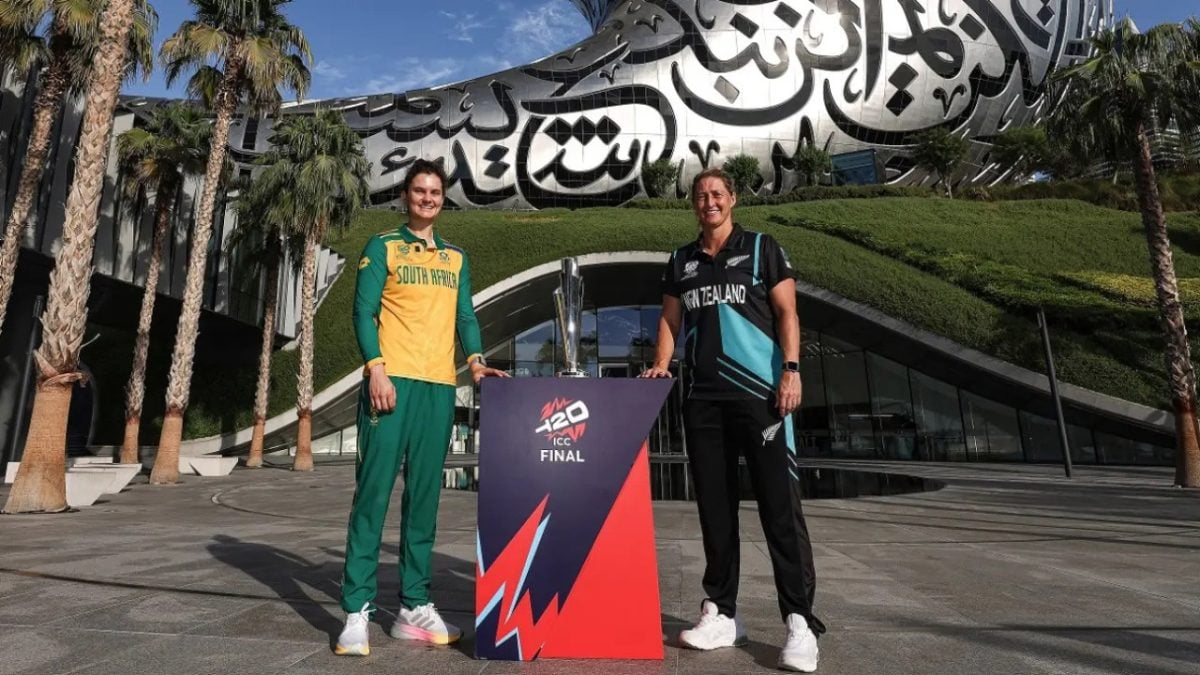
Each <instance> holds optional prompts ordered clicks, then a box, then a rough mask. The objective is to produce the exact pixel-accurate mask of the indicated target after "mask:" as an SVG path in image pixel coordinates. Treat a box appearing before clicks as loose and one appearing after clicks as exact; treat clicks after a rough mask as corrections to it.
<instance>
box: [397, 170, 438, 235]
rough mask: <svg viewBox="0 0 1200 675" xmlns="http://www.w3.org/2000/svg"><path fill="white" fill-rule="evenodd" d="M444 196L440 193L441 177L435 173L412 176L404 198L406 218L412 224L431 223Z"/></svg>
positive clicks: (436, 215)
mask: <svg viewBox="0 0 1200 675" xmlns="http://www.w3.org/2000/svg"><path fill="white" fill-rule="evenodd" d="M445 198H446V196H445V195H444V194H443V193H442V179H441V178H438V176H437V174H433V173H422V174H419V175H417V176H414V177H413V179H412V180H411V181H410V182H409V184H408V192H406V193H405V199H406V201H407V202H408V218H409V220H410V221H411V223H412V225H415V226H421V225H426V224H428V223H432V222H433V221H434V219H435V218H437V217H438V214H439V213H441V212H442V203H443V202H444V201H445Z"/></svg>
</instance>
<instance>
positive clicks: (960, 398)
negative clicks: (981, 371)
mask: <svg viewBox="0 0 1200 675" xmlns="http://www.w3.org/2000/svg"><path fill="white" fill-rule="evenodd" d="M658 315H659V308H658V307H657V306H635V305H629V306H619V307H602V308H598V309H596V308H592V309H589V310H588V311H585V312H584V314H583V325H582V329H583V330H582V332H581V341H580V342H581V344H580V363H581V367H582V368H583V369H584V370H586V371H587V372H588V374H589V375H591V376H593V377H635V376H637V374H638V373H640V372H641V371H642V369H643V368H645V367H647V366H648V365H649V364H650V363H651V362H652V361H653V360H654V343H655V341H656V339H657V335H658ZM561 341H562V337H561V335H560V334H559V331H558V328H557V326H556V325H555V322H554V321H545V322H542V323H540V324H538V325H536V326H533V327H531V328H529V329H526V330H524V331H522V332H520V333H518V334H517V335H515V336H514V337H513V338H511V339H509V340H507V341H505V342H503V343H501V344H499V345H497V346H495V347H494V348H492V349H491V350H490V351H489V352H488V354H487V356H488V361H489V362H490V363H491V364H492V365H494V366H496V367H499V368H503V369H506V370H509V371H510V372H512V374H513V375H514V376H516V377H552V376H553V375H554V374H555V373H556V372H558V371H559V370H561V369H562V367H563V364H562V350H561V348H560V344H561ZM682 361H683V351H682V345H681V344H677V345H676V350H675V355H674V361H673V362H672V364H671V369H672V372H673V373H674V375H675V381H676V382H677V383H678V382H681V381H683V380H684V379H685V377H686V374H687V373H686V365H685V364H684V363H683V362H682ZM800 368H801V378H802V382H803V402H802V404H801V407H800V409H799V410H797V411H796V413H795V414H794V416H793V423H794V424H795V428H796V434H795V437H796V443H797V446H798V447H797V453H798V454H800V455H802V456H805V457H824V458H835V459H837V458H845V459H889V460H904V461H932V462H963V461H967V462H1022V461H1025V462H1044V463H1058V462H1061V461H1062V453H1061V451H1060V449H1059V440H1058V428H1057V426H1056V424H1055V422H1054V420H1053V419H1050V418H1048V417H1044V416H1042V415H1039V414H1036V413H1033V412H1031V411H1028V410H1018V409H1017V408H1014V407H1012V406H1008V405H1005V404H1003V403H1000V402H997V401H994V400H992V399H989V398H987V397H985V396H981V395H979V394H977V393H974V392H972V391H969V390H967V389H963V388H960V387H957V386H955V385H953V384H950V383H947V382H944V381H942V380H939V379H937V378H935V377H932V376H930V375H928V374H926V373H924V372H922V371H920V370H918V369H916V368H912V367H910V366H909V365H907V364H904V363H901V362H898V361H894V360H892V359H889V358H886V357H884V356H882V355H880V354H877V353H875V352H873V351H871V350H867V349H863V348H862V347H860V346H858V345H855V344H853V343H851V342H849V341H846V340H844V339H842V338H839V337H837V336H835V335H831V334H830V333H827V332H817V331H812V330H804V331H803V334H802V350H801V359H800ZM459 384H460V387H461V389H460V396H459V400H460V402H462V405H463V406H468V405H470V406H477V405H478V399H477V398H476V397H475V396H474V395H473V394H472V393H471V392H474V391H477V390H476V389H474V388H473V387H471V386H470V382H469V378H467V376H466V373H465V371H464V373H463V379H461V380H460V382H459ZM468 402H469V404H468ZM682 406H683V392H682V389H681V387H680V386H679V385H678V384H677V385H676V386H675V388H674V389H673V390H672V392H671V395H670V396H669V398H668V400H667V403H666V405H665V406H664V408H663V412H662V413H661V414H660V415H659V418H658V420H656V421H655V424H654V426H653V428H652V429H651V431H650V447H651V452H652V453H654V454H655V455H656V456H658V457H660V458H666V457H668V456H674V457H675V458H676V459H678V458H679V457H680V456H682V455H684V454H685V453H686V450H687V448H686V439H685V438H684V435H683V427H682V421H681V420H682ZM459 417H460V420H459V422H460V423H462V424H473V423H474V421H475V420H477V419H478V415H477V414H473V413H471V412H469V411H467V410H465V408H464V409H463V410H460V415H459ZM1067 431H1068V438H1069V440H1070V446H1071V456H1072V459H1073V460H1074V461H1075V462H1077V463H1080V464H1097V463H1099V464H1147V465H1169V464H1171V462H1172V456H1173V454H1172V453H1173V451H1172V449H1170V448H1164V447H1159V446H1155V445H1153V444H1150V443H1144V442H1138V441H1132V440H1129V439H1126V438H1120V437H1117V436H1113V435H1111V434H1106V433H1101V432H1098V431H1094V430H1092V429H1089V428H1086V427H1082V426H1079V425H1075V424H1071V425H1068V429H1067ZM463 435H464V436H466V435H467V434H466V433H465V432H464V434H463ZM664 461H665V460H664ZM672 461H674V460H672ZM670 470H671V471H675V472H683V473H686V467H685V466H684V465H683V464H679V465H678V466H675V465H673V468H671V469H670ZM679 478H680V480H683V478H682V476H680V477H679Z"/></svg>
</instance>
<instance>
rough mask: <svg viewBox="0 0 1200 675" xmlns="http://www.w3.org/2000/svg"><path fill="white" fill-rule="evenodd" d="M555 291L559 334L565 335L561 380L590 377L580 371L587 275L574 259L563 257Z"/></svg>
mask: <svg viewBox="0 0 1200 675" xmlns="http://www.w3.org/2000/svg"><path fill="white" fill-rule="evenodd" d="M558 278H559V287H558V288H556V289H554V309H555V311H556V312H557V313H558V332H559V334H561V335H562V350H563V369H562V370H560V371H558V376H559V377H587V372H586V371H583V370H580V368H579V332H580V331H581V330H582V329H583V276H581V275H580V274H579V263H578V262H577V261H576V260H575V259H574V258H563V260H562V271H561V272H560V273H559V275H558Z"/></svg>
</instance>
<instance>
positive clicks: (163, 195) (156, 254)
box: [120, 177, 175, 464]
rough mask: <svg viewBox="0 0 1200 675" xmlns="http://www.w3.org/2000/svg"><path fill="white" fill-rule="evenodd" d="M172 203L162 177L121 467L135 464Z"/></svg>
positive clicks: (127, 389)
mask: <svg viewBox="0 0 1200 675" xmlns="http://www.w3.org/2000/svg"><path fill="white" fill-rule="evenodd" d="M174 204H175V185H174V181H172V180H171V179H169V178H167V177H163V178H161V179H159V181H158V187H157V188H156V190H155V193H154V209H155V213H154V236H153V237H152V238H151V240H150V264H149V266H148V267H147V269H146V288H145V290H144V291H142V312H141V314H140V315H139V316H138V329H137V340H136V342H134V346H133V366H132V367H131V368H130V371H129V384H128V385H126V387H125V442H124V443H122V444H121V458H120V462H121V463H122V464H137V463H138V462H139V461H141V460H140V458H139V457H138V448H140V447H141V444H140V442H139V440H138V437H139V433H138V432H139V430H140V429H141V425H142V401H143V400H144V399H145V397H146V362H147V360H148V357H149V354H150V325H151V323H152V321H153V319H154V300H155V299H156V298H157V297H158V293H157V291H158V276H159V270H160V269H161V268H162V254H163V246H164V245H165V243H164V242H166V240H167V229H168V227H169V226H170V224H171V207H172V206H174Z"/></svg>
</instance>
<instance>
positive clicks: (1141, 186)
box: [1050, 19, 1200, 487]
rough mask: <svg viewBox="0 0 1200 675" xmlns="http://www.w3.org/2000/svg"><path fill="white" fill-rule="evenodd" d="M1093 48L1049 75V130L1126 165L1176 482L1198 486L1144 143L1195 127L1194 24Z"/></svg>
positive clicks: (1198, 47) (1199, 468) (1191, 395)
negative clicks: (1145, 256)
mask: <svg viewBox="0 0 1200 675" xmlns="http://www.w3.org/2000/svg"><path fill="white" fill-rule="evenodd" d="M1092 49H1093V52H1094V56H1092V57H1091V58H1089V59H1088V60H1086V61H1084V62H1082V63H1079V64H1077V65H1074V66H1070V67H1068V68H1064V69H1062V70H1060V71H1059V72H1057V73H1056V74H1055V75H1054V77H1053V80H1052V81H1053V82H1054V85H1055V87H1056V89H1057V90H1058V91H1057V92H1056V94H1057V96H1056V98H1061V103H1060V104H1059V105H1058V106H1057V108H1056V110H1055V111H1054V114H1053V115H1052V117H1051V120H1050V124H1051V126H1050V129H1051V131H1052V132H1053V133H1054V134H1056V135H1058V136H1059V137H1061V138H1063V139H1065V141H1066V142H1067V143H1068V144H1069V145H1070V146H1071V147H1072V148H1074V149H1075V150H1076V151H1077V152H1078V153H1080V154H1082V155H1084V156H1088V155H1092V156H1095V155H1100V156H1104V157H1107V158H1109V159H1111V160H1132V166H1133V171H1134V175H1135V178H1136V188H1137V194H1138V205H1139V207H1140V210H1141V213H1142V228H1143V229H1144V230H1145V233H1146V244H1147V246H1148V248H1149V251H1150V270H1151V274H1152V275H1153V277H1154V285H1155V290H1156V296H1157V301H1158V311H1159V321H1160V323H1161V325H1162V330H1163V335H1164V337H1165V339H1166V354H1165V356H1166V365H1167V376H1168V380H1169V382H1170V387H1171V401H1172V405H1173V406H1174V408H1175V431H1176V434H1177V446H1176V468H1175V483H1176V484H1177V485H1181V486H1185V487H1200V445H1198V443H1197V436H1198V433H1200V430H1198V429H1197V426H1196V373H1195V370H1194V367H1193V365H1192V357H1191V349H1190V346H1189V345H1188V337H1187V326H1186V325H1185V324H1184V317H1183V305H1182V304H1181V302H1180V300H1179V284H1178V282H1177V280H1176V277H1175V263H1174V260H1173V258H1172V254H1171V241H1170V238H1169V237H1168V235H1167V226H1166V221H1165V219H1164V217H1163V208H1162V200H1161V199H1160V197H1159V193H1158V178H1157V176H1155V173H1154V164H1153V163H1152V162H1151V151H1150V137H1149V132H1150V130H1151V129H1154V128H1159V129H1165V128H1167V127H1169V126H1170V125H1171V124H1172V123H1174V124H1176V125H1178V127H1179V130H1180V131H1181V132H1183V133H1189V132H1193V131H1195V130H1196V129H1197V128H1200V106H1197V105H1196V101H1197V100H1200V23H1198V22H1196V21H1195V20H1192V21H1191V22H1189V24H1188V25H1187V26H1181V25H1179V24H1165V25H1162V26H1156V27H1154V28H1152V29H1150V30H1149V31H1147V32H1146V33H1138V31H1137V29H1136V28H1135V27H1134V25H1133V23H1132V22H1131V21H1130V20H1129V19H1125V20H1124V21H1122V22H1121V23H1120V24H1118V25H1116V26H1114V27H1113V28H1112V29H1109V30H1106V31H1103V32H1101V33H1100V34H1098V35H1096V36H1095V37H1094V38H1093V39H1092ZM1093 153H1094V154H1093Z"/></svg>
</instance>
